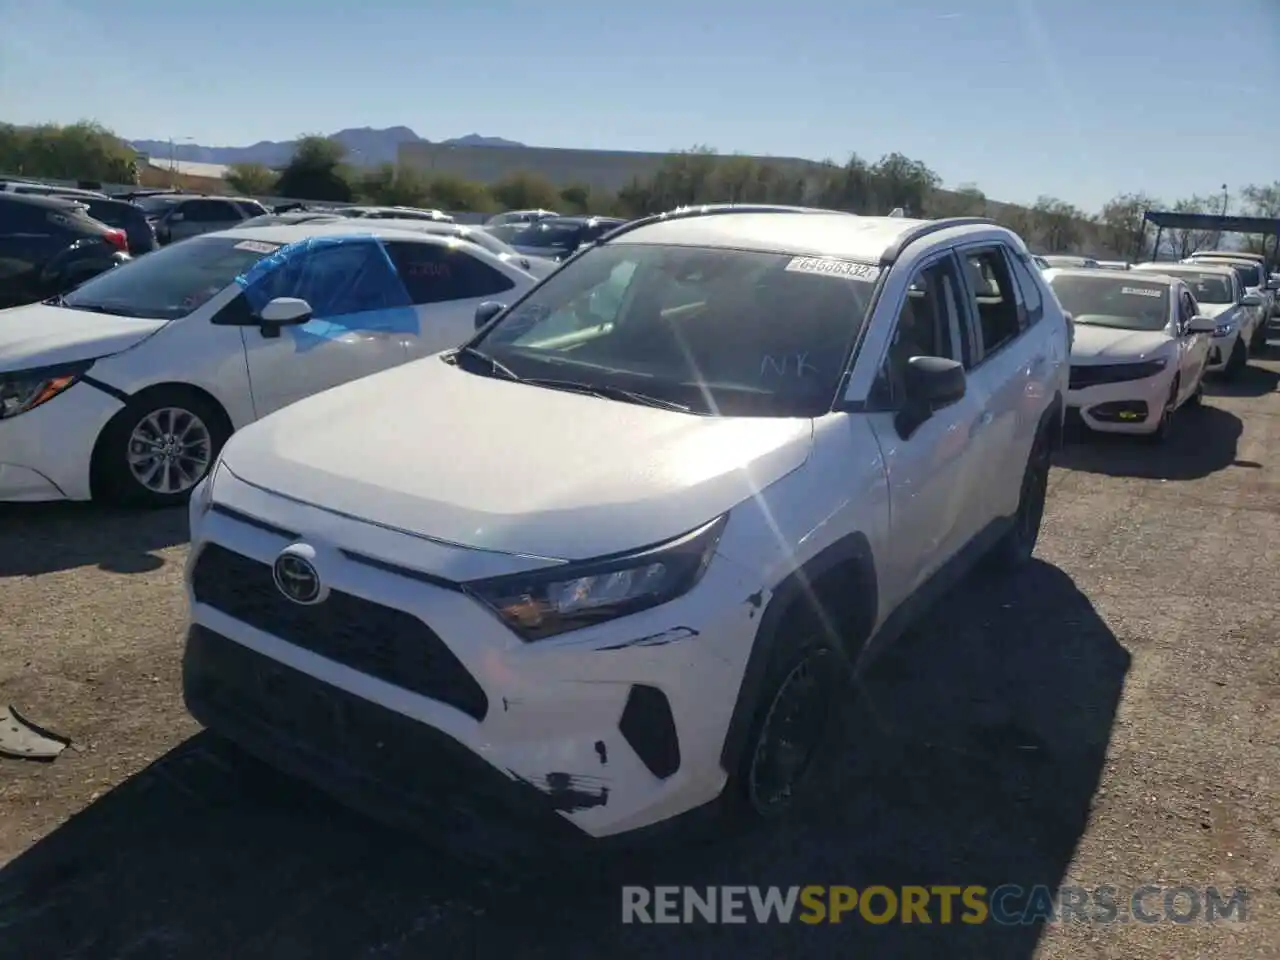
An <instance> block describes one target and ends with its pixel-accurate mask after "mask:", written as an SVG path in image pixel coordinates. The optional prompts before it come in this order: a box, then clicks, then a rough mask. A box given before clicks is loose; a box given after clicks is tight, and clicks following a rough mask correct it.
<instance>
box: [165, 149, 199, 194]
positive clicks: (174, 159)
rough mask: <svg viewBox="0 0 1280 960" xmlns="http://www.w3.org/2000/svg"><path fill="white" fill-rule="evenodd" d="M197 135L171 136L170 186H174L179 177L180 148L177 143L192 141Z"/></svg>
mask: <svg viewBox="0 0 1280 960" xmlns="http://www.w3.org/2000/svg"><path fill="white" fill-rule="evenodd" d="M194 141H195V137H176V138H175V137H170V138H169V186H171V187H172V186H173V185H174V182H175V181H176V180H177V178H178V148H177V146H176V145H175V144H176V143H192V142H194Z"/></svg>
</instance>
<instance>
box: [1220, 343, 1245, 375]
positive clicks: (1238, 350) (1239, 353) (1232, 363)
mask: <svg viewBox="0 0 1280 960" xmlns="http://www.w3.org/2000/svg"><path fill="white" fill-rule="evenodd" d="M1248 362H1249V348H1248V347H1247V346H1245V342H1244V338H1243V337H1236V342H1235V346H1233V347H1232V348H1231V356H1230V357H1228V358H1227V365H1226V367H1225V369H1223V371H1222V375H1223V376H1224V377H1226V378H1227V379H1228V380H1238V379H1239V378H1240V374H1242V373H1244V368H1245V365H1246V364H1247V363H1248Z"/></svg>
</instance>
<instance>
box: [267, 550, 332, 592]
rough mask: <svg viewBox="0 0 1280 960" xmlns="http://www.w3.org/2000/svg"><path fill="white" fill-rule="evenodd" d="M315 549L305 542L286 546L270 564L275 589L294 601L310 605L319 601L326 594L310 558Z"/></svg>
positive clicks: (313, 554)
mask: <svg viewBox="0 0 1280 960" xmlns="http://www.w3.org/2000/svg"><path fill="white" fill-rule="evenodd" d="M314 557H315V551H314V550H312V549H311V548H310V547H308V546H306V545H305V544H301V543H295V544H293V545H292V546H290V547H287V548H286V549H285V550H284V551H283V552H282V553H281V554H280V556H278V557H276V562H275V563H274V564H272V567H271V575H272V579H274V580H275V583H276V589H277V590H279V591H280V592H281V593H283V594H284V595H285V597H287V598H288V599H290V600H292V601H293V602H294V603H300V604H303V605H304V606H310V605H311V604H314V603H319V602H320V601H322V600H323V599H324V598H325V596H326V595H327V594H328V591H327V590H325V589H324V584H323V583H321V581H320V574H318V573H317V572H316V568H315V564H314V563H312V559H313V558H314Z"/></svg>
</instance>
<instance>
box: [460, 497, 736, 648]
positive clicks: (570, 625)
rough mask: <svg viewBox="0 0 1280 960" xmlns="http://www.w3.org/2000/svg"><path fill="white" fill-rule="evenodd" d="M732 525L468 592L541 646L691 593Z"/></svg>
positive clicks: (716, 524) (470, 586)
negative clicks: (728, 527) (554, 639)
mask: <svg viewBox="0 0 1280 960" xmlns="http://www.w3.org/2000/svg"><path fill="white" fill-rule="evenodd" d="M727 520H728V515H727V514H726V515H724V516H721V517H719V518H717V519H716V520H713V521H712V522H711V523H708V524H706V525H705V526H703V527H700V528H699V529H697V530H694V531H693V532H692V533H687V534H685V535H684V536H682V537H678V538H676V539H675V540H670V541H667V542H666V543H663V544H659V545H658V546H654V547H646V548H645V549H643V550H638V551H636V552H634V553H628V554H615V555H613V556H610V557H602V558H600V559H598V560H586V561H583V562H581V563H567V564H564V565H563V566H559V567H550V568H544V569H542V570H533V571H530V572H529V573H518V574H513V575H511V576H506V577H494V578H493V579H490V580H473V581H471V582H470V583H466V584H464V585H463V586H464V589H466V591H467V592H468V593H469V594H471V595H472V596H473V597H475V598H476V599H477V600H479V601H480V602H482V603H483V604H485V606H487V607H489V608H490V609H491V610H493V612H494V613H496V614H497V615H498V617H499V619H501V620H502V622H503V623H505V624H506V625H507V626H508V627H510V628H511V629H512V630H513V631H515V632H516V633H517V634H518V635H519V636H520V637H521V638H523V639H524V640H544V639H546V638H547V637H554V636H557V635H558V634H562V633H567V632H569V631H570V630H580V629H582V628H583V627H589V626H591V625H593V624H597V623H604V622H605V621H608V620H614V619H616V618H618V617H625V616H628V615H629V614H633V613H638V612H639V611H641V610H647V609H649V608H650V607H656V606H658V605H659V604H662V603H667V602H668V601H670V600H674V599H676V598H677V597H680V596H683V595H684V594H686V593H688V592H689V591H690V590H692V589H693V588H694V586H696V585H697V583H698V581H699V580H701V579H702V575H703V574H704V573H705V572H706V569H707V565H708V564H709V563H710V562H711V557H712V555H713V554H714V553H715V549H716V545H717V544H719V542H720V534H721V532H722V531H723V530H724V526H725V523H726V521H727Z"/></svg>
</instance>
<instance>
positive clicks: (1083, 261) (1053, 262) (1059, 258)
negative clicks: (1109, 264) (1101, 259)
mask: <svg viewBox="0 0 1280 960" xmlns="http://www.w3.org/2000/svg"><path fill="white" fill-rule="evenodd" d="M1040 259H1041V260H1043V261H1044V262H1045V263H1047V264H1048V265H1049V266H1051V267H1058V268H1060V269H1083V268H1086V267H1087V268H1088V269H1090V270H1097V269H1098V268H1099V267H1100V266H1101V264H1099V263H1098V261H1097V260H1095V259H1093V257H1069V256H1064V255H1061V254H1053V255H1050V254H1044V255H1041V257H1040Z"/></svg>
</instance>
